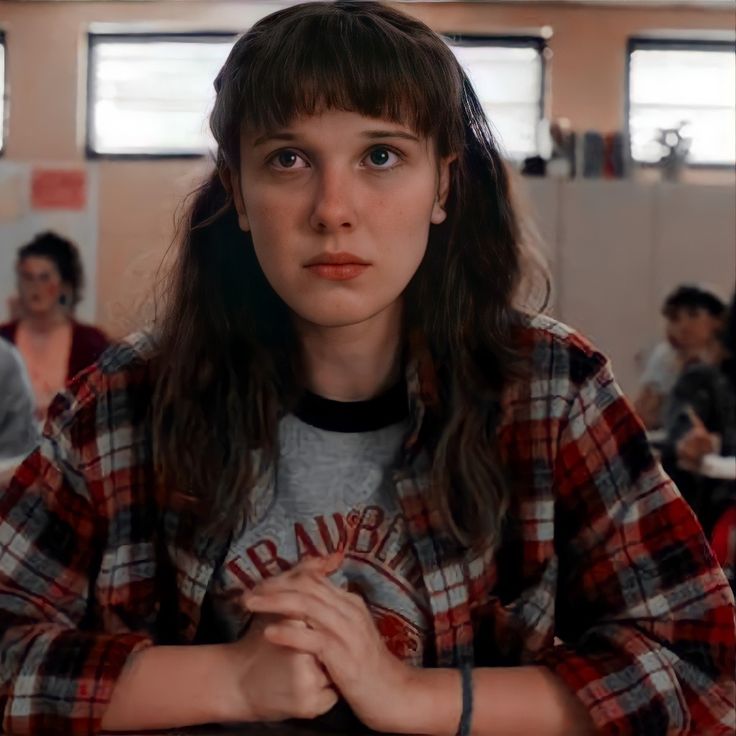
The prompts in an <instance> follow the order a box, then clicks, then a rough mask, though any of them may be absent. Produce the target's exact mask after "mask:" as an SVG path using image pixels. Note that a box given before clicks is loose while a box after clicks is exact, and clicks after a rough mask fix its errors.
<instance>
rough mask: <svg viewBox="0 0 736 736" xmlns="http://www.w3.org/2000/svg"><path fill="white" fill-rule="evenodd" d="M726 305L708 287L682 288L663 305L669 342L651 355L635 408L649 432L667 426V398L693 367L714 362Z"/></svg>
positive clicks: (662, 344)
mask: <svg viewBox="0 0 736 736" xmlns="http://www.w3.org/2000/svg"><path fill="white" fill-rule="evenodd" d="M725 309H726V305H725V304H724V303H723V301H722V300H721V298H720V297H719V296H718V295H717V294H716V293H715V292H713V291H711V290H710V289H708V288H707V287H704V286H698V285H694V284H682V285H680V286H678V287H677V288H676V289H675V290H674V291H672V292H671V293H670V294H669V295H668V296H667V298H666V299H665V301H664V304H663V305H662V315H663V316H664V318H665V320H666V326H665V332H666V341H663V342H661V343H659V344H658V345H657V346H656V347H655V348H654V349H653V350H652V352H651V353H650V355H649V358H648V360H647V363H646V366H645V368H644V371H643V373H642V377H641V380H640V390H639V394H638V395H637V397H636V399H635V400H634V406H635V408H636V410H637V413H638V414H639V416H640V417H641V419H642V421H643V422H644V426H646V428H647V429H649V430H654V429H659V428H660V427H662V426H663V423H664V413H665V406H666V403H667V396H668V395H669V394H670V392H671V391H672V389H673V388H674V386H675V383H676V382H677V379H678V378H679V376H680V374H681V372H682V371H683V369H684V368H686V367H687V366H689V365H692V364H695V363H700V362H706V363H710V362H712V361H713V356H714V354H715V353H716V352H717V351H718V340H717V338H716V333H717V332H718V330H719V328H720V327H721V325H722V323H723V314H724V312H725Z"/></svg>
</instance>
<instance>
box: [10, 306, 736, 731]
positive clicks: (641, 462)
mask: <svg viewBox="0 0 736 736" xmlns="http://www.w3.org/2000/svg"><path fill="white" fill-rule="evenodd" d="M521 338H522V341H523V343H524V344H525V345H526V347H527V348H528V349H529V350H530V355H531V373H530V375H529V376H528V377H527V378H526V379H524V380H523V381H518V382H515V383H513V384H511V385H509V387H508V389H507V390H506V392H505V394H504V396H503V400H502V402H501V405H502V421H501V425H500V428H499V430H498V440H499V443H500V450H501V457H502V460H503V462H504V463H505V466H506V468H507V470H508V472H509V477H510V478H511V480H512V484H513V503H512V512H511V515H510V518H509V522H508V524H507V525H506V531H505V535H504V541H503V543H502V545H501V547H500V548H499V549H498V550H497V551H496V552H495V553H493V554H492V553H491V552H490V551H488V550H486V551H473V552H469V551H467V550H463V549H461V548H458V546H457V545H456V544H454V543H453V542H452V540H451V539H450V538H449V536H448V535H447V534H446V533H445V532H444V531H443V529H442V525H441V522H440V519H439V516H438V514H437V513H436V510H434V509H432V508H429V507H428V505H427V503H426V497H427V494H426V489H427V483H428V478H427V474H426V470H422V469H420V468H419V467H414V466H412V464H411V463H408V465H407V467H406V468H405V469H404V470H402V471H401V472H399V473H397V475H396V488H397V493H398V495H399V497H400V499H401V503H402V507H403V511H404V514H405V516H406V519H407V527H408V529H409V533H410V535H411V537H412V539H413V541H414V544H415V547H416V551H417V555H418V558H419V561H420V564H421V566H422V570H423V580H424V585H425V586H426V589H427V591H428V594H429V599H430V603H431V607H432V611H433V614H434V647H435V650H436V656H437V664H438V665H439V666H452V665H456V664H458V663H459V662H461V661H472V662H474V663H475V665H476V666H490V667H492V666H513V665H525V664H540V665H544V666H546V667H549V668H550V669H551V670H552V671H553V672H555V673H556V674H557V675H558V676H559V677H560V678H561V679H562V680H563V681H564V682H565V683H566V685H567V686H568V687H569V688H570V690H571V691H572V692H574V693H575V694H576V695H577V697H578V698H579V699H580V700H581V701H582V703H583V704H584V705H585V707H586V708H587V710H588V711H589V712H590V714H591V717H592V719H593V721H594V722H595V724H596V726H597V728H598V730H599V732H600V733H603V734H639V735H642V736H655V734H665V733H668V734H686V733H687V734H699V735H702V734H729V736H732V735H733V733H734V729H735V728H736V716H735V701H736V684H735V673H736V659H735V651H736V644H735V636H736V634H735V630H736V621H735V617H734V606H733V597H732V595H731V592H730V590H729V587H728V584H727V582H726V580H725V577H724V575H723V573H722V572H721V570H720V568H719V567H718V565H717V563H716V560H715V558H714V556H713V554H712V552H711V550H710V549H709V547H708V545H707V544H706V541H705V539H704V538H703V535H702V533H701V530H700V528H699V526H698V524H697V522H696V520H695V518H694V516H693V514H692V513H691V511H690V509H689V507H688V506H687V505H686V504H685V503H684V502H683V500H682V499H681V497H680V495H679V494H678V492H677V490H676V489H675V488H674V487H673V485H672V483H671V482H670V481H669V479H668V478H667V477H666V476H665V475H664V474H663V472H662V470H661V468H660V467H659V465H658V464H657V463H656V462H655V460H654V459H653V457H652V454H651V453H650V450H649V447H648V445H647V442H646V439H645V435H644V432H643V430H642V426H641V424H640V422H639V420H638V419H637V418H636V416H635V415H634V414H633V412H632V410H631V407H630V405H629V403H628V401H627V400H626V399H625V398H624V397H623V396H622V394H621V392H620V390H619V388H618V387H617V385H616V383H615V382H614V379H613V377H612V375H611V372H610V369H609V366H608V364H607V362H606V360H605V359H604V358H603V357H602V356H601V355H600V354H599V353H597V352H596V351H595V350H593V348H591V346H590V345H589V344H588V343H587V342H586V341H585V340H583V339H582V338H581V337H580V336H578V335H577V334H576V333H574V332H572V331H570V330H569V329H568V328H566V327H564V326H563V325H560V324H558V323H556V322H554V321H553V320H550V319H548V318H545V317H536V318H534V319H532V320H531V321H530V322H529V324H528V325H527V326H525V327H524V328H522V329H521ZM149 349H150V347H149V343H148V340H147V339H146V338H138V339H136V340H132V341H130V342H128V343H127V344H123V345H122V346H118V347H116V348H113V349H112V350H111V351H108V353H107V354H106V355H105V356H104V357H103V358H102V360H101V361H100V363H99V365H98V366H96V367H93V368H92V369H90V370H88V371H87V372H86V373H83V374H81V375H80V376H79V377H78V378H77V379H76V380H75V381H74V382H73V383H72V384H71V386H70V388H69V390H68V391H67V392H66V393H65V394H63V395H62V396H60V397H58V398H57V400H56V401H55V403H54V404H53V406H52V409H51V411H50V417H49V421H48V423H47V426H46V430H45V433H44V437H43V439H42V442H41V445H40V447H39V448H38V449H37V450H36V451H35V452H34V453H33V454H31V455H30V456H29V457H28V459H27V460H26V461H25V462H24V463H23V465H22V466H21V467H20V468H19V470H18V472H17V474H16V476H15V478H14V480H13V482H12V483H11V486H10V488H9V490H8V491H7V492H6V493H5V494H4V495H3V496H2V499H0V633H1V635H2V638H1V639H0V707H2V709H3V712H4V720H3V725H4V728H5V730H6V731H9V732H11V733H14V734H24V733H51V734H59V735H60V734H92V733H96V732H97V731H98V730H99V727H100V721H101V718H102V715H103V713H104V710H105V707H106V705H107V703H108V701H109V699H110V695H111V692H112V690H113V688H114V686H115V682H116V679H117V678H118V676H119V675H120V672H121V669H122V668H123V666H124V665H125V662H126V661H127V659H128V658H129V656H130V655H131V653H133V652H135V651H137V650H140V649H142V648H144V647H147V646H151V644H152V643H155V642H159V641H161V640H162V639H161V637H160V633H161V631H162V628H161V620H162V618H163V612H164V607H165V604H164V603H163V596H162V587H169V588H170V589H171V590H173V591H175V592H174V594H173V597H174V598H175V599H176V601H175V602H176V605H175V607H174V610H175V613H176V615H175V616H174V617H173V618H172V619H171V620H169V621H168V624H167V626H168V630H166V631H165V634H166V637H167V640H169V641H177V642H192V641H193V640H194V637H195V634H196V632H197V627H198V623H199V621H200V614H201V610H202V602H203V600H204V597H205V594H206V591H207V587H208V583H209V581H210V578H211V575H212V571H213V569H214V567H215V565H216V564H217V560H218V559H219V557H220V555H221V554H222V551H223V549H224V548H225V547H224V546H223V545H226V544H227V541H226V540H225V541H221V542H217V541H215V540H212V539H208V538H205V537H204V535H203V534H201V533H200V532H199V531H198V530H197V526H196V523H194V520H193V519H191V518H185V516H184V515H183V514H181V513H176V512H174V511H172V510H165V511H161V510H158V509H156V506H155V504H154V502H153V493H152V489H153V487H154V482H155V476H154V473H153V469H152V464H151V443H150V429H149V428H148V426H147V425H146V422H145V416H146V410H147V406H148V402H149V400H150V375H149V363H148V361H147V359H146V355H147V351H149ZM407 377H408V382H409V393H410V403H411V412H412V416H413V420H414V430H413V432H412V433H411V434H410V436H409V437H408V438H407V444H406V449H407V458H410V457H411V456H412V452H413V448H414V447H415V446H416V444H417V438H418V437H419V430H420V428H421V426H422V422H423V420H424V417H425V414H426V412H427V411H431V409H432V406H433V405H434V403H435V402H436V400H437V398H436V386H435V385H434V380H435V379H434V374H433V370H432V365H431V361H430V360H429V358H428V354H427V352H426V350H424V349H423V348H422V347H421V345H420V344H418V343H417V344H414V345H413V358H412V360H411V362H410V365H409V367H408V371H407ZM262 471H263V472H262V473H261V475H260V477H259V481H258V483H257V484H256V487H255V489H254V490H253V498H254V504H253V507H252V513H253V514H254V515H256V516H257V515H258V514H259V513H263V510H264V509H265V508H267V506H268V500H269V497H270V494H272V493H273V474H272V473H271V472H270V469H269V468H263V469H262ZM157 534H160V535H161V537H160V538H161V539H162V540H163V541H164V545H165V548H166V549H167V551H168V559H169V560H170V562H171V565H172V566H171V567H170V568H168V571H167V570H164V568H162V566H161V564H160V560H161V557H160V556H159V555H158V554H157V545H156V544H155V543H154V539H155V538H156V535H157ZM162 571H163V572H162ZM174 573H176V574H174ZM167 579H168V583H169V585H168V586H167V585H165V584H164V585H162V582H163V583H166V581H167ZM484 696H485V694H484V695H480V694H477V697H484ZM487 696H488V697H493V694H492V693H488V694H487Z"/></svg>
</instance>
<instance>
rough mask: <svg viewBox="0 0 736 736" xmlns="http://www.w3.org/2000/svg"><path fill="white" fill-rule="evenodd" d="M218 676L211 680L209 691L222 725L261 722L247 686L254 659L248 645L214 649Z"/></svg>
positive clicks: (229, 645)
mask: <svg viewBox="0 0 736 736" xmlns="http://www.w3.org/2000/svg"><path fill="white" fill-rule="evenodd" d="M212 650H213V656H214V657H215V658H216V664H217V667H216V669H215V671H216V672H217V673H218V674H217V675H216V676H215V677H213V678H212V679H211V680H210V683H209V686H208V691H209V693H210V697H211V702H212V703H213V705H214V708H215V710H216V716H217V717H216V718H215V719H213V720H215V721H216V722H219V723H234V722H238V721H239V722H243V723H245V722H249V721H255V720H257V714H256V712H255V708H254V707H253V703H251V702H250V700H249V699H248V696H247V692H248V687H247V685H246V684H245V683H246V680H247V679H248V677H249V672H250V660H251V655H250V652H249V651H248V647H247V646H244V642H242V641H240V642H233V643H229V644H215V645H213V646H212Z"/></svg>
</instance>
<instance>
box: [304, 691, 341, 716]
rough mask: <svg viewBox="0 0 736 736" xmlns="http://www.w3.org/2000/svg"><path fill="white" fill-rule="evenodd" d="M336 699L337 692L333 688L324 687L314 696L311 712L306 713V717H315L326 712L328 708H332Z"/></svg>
mask: <svg viewBox="0 0 736 736" xmlns="http://www.w3.org/2000/svg"><path fill="white" fill-rule="evenodd" d="M337 700H338V694H337V692H336V691H335V688H333V687H326V688H325V689H324V690H322V691H321V692H319V693H318V694H317V695H316V696H315V700H314V706H313V708H312V709H311V712H310V713H308V714H307V715H306V717H307V718H316V717H317V716H321V715H323V714H324V713H327V711H328V710H331V709H332V708H334V706H335V703H337Z"/></svg>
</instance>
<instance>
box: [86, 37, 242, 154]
mask: <svg viewBox="0 0 736 736" xmlns="http://www.w3.org/2000/svg"><path fill="white" fill-rule="evenodd" d="M234 41H235V35H234V34H230V33H213V34H196V35H195V34H94V33H92V34H90V36H89V67H88V75H89V76H88V98H87V152H88V155H91V156H100V155H102V156H198V155H202V154H203V153H206V151H207V150H208V149H209V148H211V146H212V139H211V137H210V133H209V129H208V127H207V116H208V114H209V111H210V109H211V107H212V104H213V102H214V99H215V93H214V88H213V86H212V83H213V81H214V79H215V76H216V75H217V72H218V71H219V70H220V67H221V66H222V64H223V63H224V61H225V59H226V57H227V55H228V53H229V52H230V49H231V48H232V45H233V43H234Z"/></svg>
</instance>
